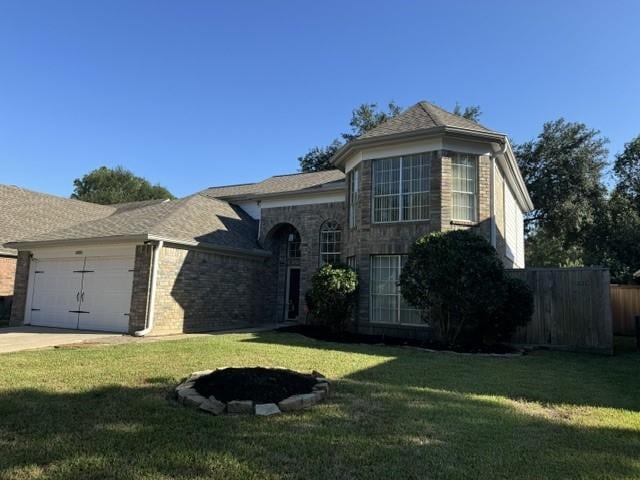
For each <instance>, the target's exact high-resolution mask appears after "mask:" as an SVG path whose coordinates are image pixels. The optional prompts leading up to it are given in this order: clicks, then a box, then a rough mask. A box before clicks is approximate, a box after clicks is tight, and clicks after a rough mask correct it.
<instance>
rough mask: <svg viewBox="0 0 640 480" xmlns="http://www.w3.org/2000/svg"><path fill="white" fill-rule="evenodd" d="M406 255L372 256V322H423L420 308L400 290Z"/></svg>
mask: <svg viewBox="0 0 640 480" xmlns="http://www.w3.org/2000/svg"><path fill="white" fill-rule="evenodd" d="M406 260H407V256H406V255H372V256H371V285H370V294H371V322H374V323H396V324H414V325H415V324H423V323H424V322H423V321H422V317H421V312H420V310H419V309H417V308H415V307H413V306H411V305H409V303H407V301H406V300H405V299H404V297H403V296H402V293H401V292H400V283H399V282H400V272H401V271H402V266H403V265H404V263H405V262H406Z"/></svg>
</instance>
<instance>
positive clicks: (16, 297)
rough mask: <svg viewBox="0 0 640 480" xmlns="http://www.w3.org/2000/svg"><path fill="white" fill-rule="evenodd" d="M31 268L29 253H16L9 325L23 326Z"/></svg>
mask: <svg viewBox="0 0 640 480" xmlns="http://www.w3.org/2000/svg"><path fill="white" fill-rule="evenodd" d="M30 266H31V252H27V251H22V252H18V261H17V263H16V280H15V284H14V287H13V306H12V308H11V319H10V320H9V325H11V326H18V325H24V316H25V312H26V310H27V293H28V292H27V289H28V285H29V267H30Z"/></svg>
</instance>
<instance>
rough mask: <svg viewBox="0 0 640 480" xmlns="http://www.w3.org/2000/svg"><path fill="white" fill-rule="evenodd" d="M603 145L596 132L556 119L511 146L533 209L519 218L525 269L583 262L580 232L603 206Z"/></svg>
mask: <svg viewBox="0 0 640 480" xmlns="http://www.w3.org/2000/svg"><path fill="white" fill-rule="evenodd" d="M607 143H608V140H607V139H606V138H604V137H602V136H601V135H600V132H599V131H598V130H593V129H590V128H588V127H587V126H586V125H585V124H583V123H572V122H567V121H565V120H564V119H562V118H561V119H559V120H556V121H553V122H547V123H545V124H544V126H543V130H542V133H540V135H538V137H537V138H536V139H535V140H531V141H529V142H526V143H524V144H522V145H519V146H517V147H516V148H515V153H516V157H517V159H518V164H519V166H520V170H521V171H522V174H523V177H524V180H525V183H526V184H527V187H528V188H529V193H530V194H531V199H532V201H533V204H534V207H535V210H534V211H533V212H531V213H530V214H529V215H527V217H526V218H525V225H526V230H527V234H528V237H527V244H528V245H527V246H528V248H527V249H526V253H527V263H528V264H529V265H532V266H539V265H548V266H550V263H551V264H553V265H567V264H576V263H577V264H580V263H582V262H583V261H584V247H585V236H586V233H587V232H588V231H589V230H590V228H592V226H593V225H594V222H595V220H596V215H597V212H598V211H600V209H601V208H602V207H603V205H604V203H605V193H606V188H605V186H604V184H603V182H602V174H603V170H604V168H605V166H606V158H607V154H608V151H607V149H606V147H605V145H606V144H607Z"/></svg>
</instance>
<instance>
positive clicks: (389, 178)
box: [373, 153, 431, 223]
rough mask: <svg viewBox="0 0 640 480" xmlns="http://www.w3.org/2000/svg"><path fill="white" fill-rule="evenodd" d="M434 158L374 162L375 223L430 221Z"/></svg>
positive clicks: (419, 156)
mask: <svg viewBox="0 0 640 480" xmlns="http://www.w3.org/2000/svg"><path fill="white" fill-rule="evenodd" d="M430 168H431V154H429V153H418V154H414V155H402V156H399V157H390V158H379V159H376V160H373V221H374V222H375V223H384V222H402V221H413V220H427V219H428V218H429V182H430V175H429V170H430Z"/></svg>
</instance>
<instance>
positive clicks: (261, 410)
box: [256, 403, 280, 416]
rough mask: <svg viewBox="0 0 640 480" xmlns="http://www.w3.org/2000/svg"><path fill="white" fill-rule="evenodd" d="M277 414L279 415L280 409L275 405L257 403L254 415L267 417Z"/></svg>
mask: <svg viewBox="0 0 640 480" xmlns="http://www.w3.org/2000/svg"><path fill="white" fill-rule="evenodd" d="M277 413H280V409H279V408H278V405H276V404H275V403H259V404H257V405H256V415H261V416H267V415H275V414H277Z"/></svg>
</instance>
